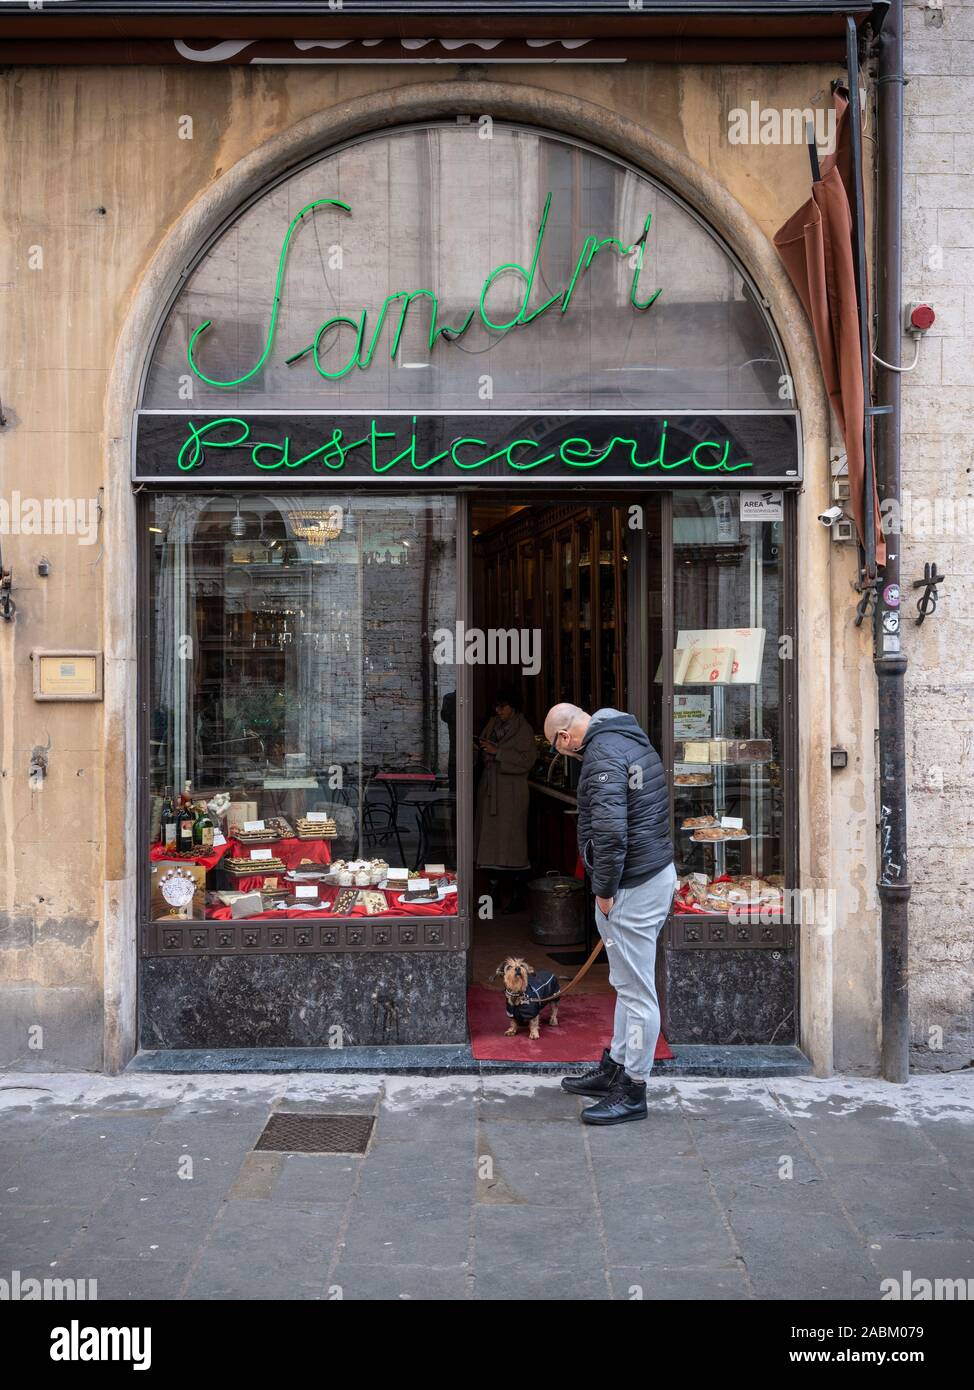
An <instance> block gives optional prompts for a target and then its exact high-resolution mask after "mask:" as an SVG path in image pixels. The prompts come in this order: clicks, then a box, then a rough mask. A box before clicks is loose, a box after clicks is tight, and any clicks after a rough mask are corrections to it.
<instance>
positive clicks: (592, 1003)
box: [467, 980, 673, 1062]
mask: <svg viewBox="0 0 974 1390" xmlns="http://www.w3.org/2000/svg"><path fill="white" fill-rule="evenodd" d="M567 983H568V981H567V980H565V981H563V985H567ZM615 1003H616V997H615V995H614V994H602V993H600V994H584V993H582V992H581V987H580V990H579V993H578V994H575V993H574V992H573V993H571V994H569V996H568V998H567V999H565V1000H564V1001H563V1003H561V1004H560V1005H559V1006H558V1027H557V1028H552V1027H551V1025H550V1023H548V1022H547V1021H546V1020H547V1019H549V1018H550V1016H551V1011H550V1009H549V1010H547V1011H546V1012H545V1013H544V1014H543V1015H542V1018H541V1037H540V1038H539V1039H538V1041H537V1042H532V1041H531V1040H530V1038H529V1037H528V1030H527V1026H526V1025H525V1026H524V1027H522V1028H519V1029H518V1031H517V1033H516V1035H515V1036H514V1037H513V1038H505V1037H504V1032H505V1030H506V1029H507V1028H509V1027H510V1023H511V1020H510V1019H509V1018H508V1016H507V1005H506V1000H505V998H504V991H503V990H498V989H487V988H485V986H484V985H471V986H470V988H469V989H468V990H467V1023H468V1026H469V1028H470V1050H471V1051H472V1052H473V1055H474V1057H475V1058H476V1059H477V1061H478V1062H597V1061H598V1060H599V1058H600V1057H601V1056H602V1049H603V1047H607V1046H608V1045H609V1042H610V1041H611V1039H612V1020H613V1014H614V1012H615ZM672 1056H673V1053H672V1052H671V1050H670V1046H669V1043H668V1042H667V1041H666V1039H665V1038H664V1037H663V1034H662V1033H660V1035H659V1041H658V1042H657V1044H656V1061H658V1062H659V1061H666V1060H667V1059H668V1058H670V1057H672Z"/></svg>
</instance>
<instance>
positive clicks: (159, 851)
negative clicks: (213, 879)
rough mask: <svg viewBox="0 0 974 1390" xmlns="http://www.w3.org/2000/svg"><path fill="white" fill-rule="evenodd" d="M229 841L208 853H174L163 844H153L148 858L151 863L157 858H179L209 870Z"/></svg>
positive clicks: (224, 851) (223, 851)
mask: <svg viewBox="0 0 974 1390" xmlns="http://www.w3.org/2000/svg"><path fill="white" fill-rule="evenodd" d="M230 843H231V842H230V841H229V840H228V841H227V843H226V844H225V845H217V847H216V849H214V850H212V851H211V852H210V853H209V854H174V853H173V852H172V851H171V850H167V849H166V847H165V845H153V846H152V848H151V849H150V850H149V858H150V859H151V860H152V861H153V863H155V862H156V861H157V860H159V859H172V860H173V861H175V860H179V859H181V860H182V861H183V863H185V864H202V865H203V868H204V869H206V870H207V871H209V870H210V869H215V868H216V866H217V864H219V862H220V860H221V859H222V858H223V856H224V855H225V854H226V852H227V850H228V849H229V848H230Z"/></svg>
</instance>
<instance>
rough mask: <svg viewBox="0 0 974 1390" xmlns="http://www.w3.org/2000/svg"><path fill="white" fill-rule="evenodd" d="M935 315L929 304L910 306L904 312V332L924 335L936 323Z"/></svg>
mask: <svg viewBox="0 0 974 1390" xmlns="http://www.w3.org/2000/svg"><path fill="white" fill-rule="evenodd" d="M936 318H937V315H936V314H935V313H934V310H933V306H932V305H930V304H910V305H909V306H908V308H907V311H906V331H907V332H908V333H926V331H927V329H928V328H932V327H933V325H934V323H935V322H936Z"/></svg>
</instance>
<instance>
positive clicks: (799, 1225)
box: [0, 1071, 974, 1300]
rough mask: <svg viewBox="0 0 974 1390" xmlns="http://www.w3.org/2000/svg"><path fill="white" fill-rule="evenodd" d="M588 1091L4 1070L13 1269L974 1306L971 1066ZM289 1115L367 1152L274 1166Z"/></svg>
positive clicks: (131, 1283) (335, 1293)
mask: <svg viewBox="0 0 974 1390" xmlns="http://www.w3.org/2000/svg"><path fill="white" fill-rule="evenodd" d="M586 1103H587V1102H579V1101H578V1100H576V1099H575V1098H573V1097H570V1096H568V1095H566V1094H565V1093H564V1092H562V1091H561V1089H560V1088H559V1086H558V1083H557V1080H556V1079H555V1078H549V1077H545V1078H541V1079H535V1078H533V1077H532V1078H526V1077H517V1076H500V1077H484V1078H478V1077H451V1078H435V1079H425V1078H421V1077H379V1076H364V1077H355V1076H313V1075H310V1076H309V1075H303V1076H266V1075H265V1076H252V1075H245V1076H239V1075H238V1076H190V1077H186V1076H151V1075H126V1076H124V1077H100V1076H90V1075H77V1074H72V1075H48V1074H45V1075H34V1076H30V1075H26V1074H23V1073H7V1074H5V1075H3V1076H2V1077H0V1279H3V1280H9V1279H10V1278H11V1274H12V1272H13V1271H15V1270H16V1271H19V1276H20V1280H21V1281H23V1280H25V1279H27V1278H29V1277H35V1278H38V1279H43V1278H51V1277H60V1278H75V1279H82V1278H84V1279H97V1281H98V1289H97V1292H98V1297H100V1298H147V1299H163V1298H164V1299H174V1298H188V1299H229V1298H279V1299H292V1298H302V1299H315V1298H326V1297H331V1298H335V1297H343V1298H346V1299H398V1298H422V1299H468V1298H478V1299H512V1298H513V1299H542V1300H547V1299H571V1298H577V1299H606V1298H615V1299H631V1298H634V1297H643V1298H647V1299H659V1298H666V1299H697V1298H702V1299H785V1298H800V1299H861V1298H865V1299H879V1298H880V1297H881V1296H882V1289H881V1280H883V1279H884V1278H888V1277H893V1278H895V1279H897V1280H900V1281H902V1280H903V1279H904V1277H905V1274H906V1272H907V1271H908V1272H909V1277H910V1278H911V1279H912V1280H914V1281H915V1280H917V1279H924V1278H927V1279H951V1278H952V1279H964V1280H966V1281H970V1282H969V1283H968V1284H967V1295H966V1296H969V1297H974V1173H972V1169H974V1164H972V1152H974V1074H972V1073H971V1072H969V1071H968V1072H963V1073H954V1074H952V1075H948V1076H924V1077H917V1078H915V1079H914V1080H912V1081H911V1082H910V1083H909V1084H908V1085H907V1086H902V1087H895V1086H889V1085H886V1084H884V1083H882V1082H879V1081H875V1080H858V1079H855V1078H845V1077H837V1078H833V1079H831V1080H828V1081H820V1080H815V1079H812V1078H788V1079H783V1080H776V1081H750V1080H732V1081H688V1080H675V1081H673V1080H664V1081H661V1082H659V1083H657V1082H655V1081H654V1082H651V1083H650V1105H651V1110H652V1114H651V1117H650V1119H649V1120H648V1121H646V1122H642V1123H638V1124H629V1125H623V1126H619V1127H616V1128H612V1129H594V1128H592V1127H590V1126H584V1125H581V1124H580V1123H579V1122H578V1119H577V1115H578V1111H579V1109H580V1108H581V1105H582V1104H586ZM275 1110H278V1111H280V1110H285V1111H304V1112H308V1111H310V1112H322V1113H326V1114H346V1115H348V1114H350V1115H362V1114H365V1115H371V1116H374V1117H375V1124H374V1127H373V1132H372V1137H371V1140H370V1142H369V1147H368V1150H367V1152H366V1154H365V1155H364V1156H347V1155H341V1154H328V1155H295V1154H285V1153H268V1152H262V1151H260V1152H254V1145H255V1143H256V1141H257V1139H258V1136H259V1135H260V1133H261V1131H262V1130H263V1128H264V1126H265V1124H266V1123H267V1120H268V1118H269V1116H270V1115H271V1113H272V1112H273V1111H275ZM181 1171H182V1172H184V1173H187V1174H189V1173H191V1174H192V1175H191V1176H185V1177H181V1176H180V1172H181ZM789 1173H790V1176H789V1175H788V1174H789ZM914 1296H916V1295H914ZM955 1297H956V1295H955Z"/></svg>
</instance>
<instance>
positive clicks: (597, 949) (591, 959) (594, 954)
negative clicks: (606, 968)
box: [556, 936, 605, 999]
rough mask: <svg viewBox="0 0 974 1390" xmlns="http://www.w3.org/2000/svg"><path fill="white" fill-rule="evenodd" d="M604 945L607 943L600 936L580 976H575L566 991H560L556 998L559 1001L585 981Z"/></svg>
mask: <svg viewBox="0 0 974 1390" xmlns="http://www.w3.org/2000/svg"><path fill="white" fill-rule="evenodd" d="M604 945H605V943H604V941H603V940H602V938H601V936H600V937H599V938H598V940H597V941H596V943H595V946H594V948H593V950H592V954H591V955H590V956H589V958H588V960H587V961H586V962H585V964H584V965H583V966H582V968H581V970H579V972H578V974H577V975H574V976H573V977H572V978H571V979H570V980H569V981H568V984H567V985H566V986H565V988H564V989H560V990H559V991H558V994H557V996H556V997H557V998H558V999H562V998H564V996H565V995H566V994H567V993H568V991H569V990H570V989H574V988H575V986H576V985H577V984H578V982H579V981H580V980H584V978H585V976H586V975H587V974H588V972H589V971H590V970H591V968H592V966H593V965H594V964H595V960H596V957H597V956H598V954H599V952H600V951H601V950H602V947H603V946H604Z"/></svg>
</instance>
